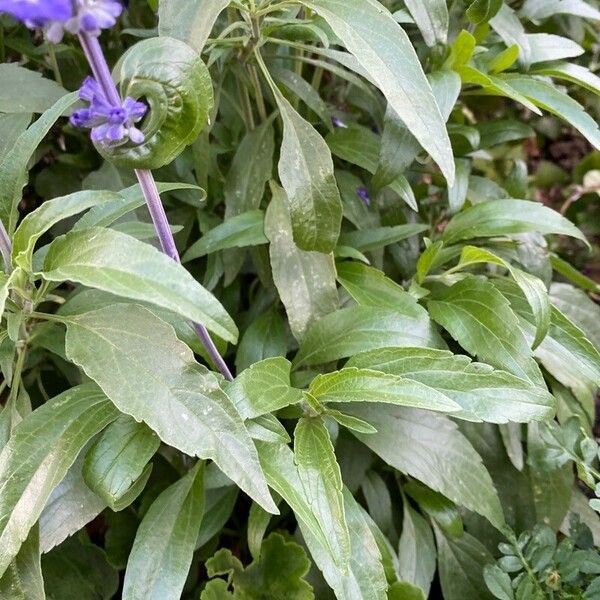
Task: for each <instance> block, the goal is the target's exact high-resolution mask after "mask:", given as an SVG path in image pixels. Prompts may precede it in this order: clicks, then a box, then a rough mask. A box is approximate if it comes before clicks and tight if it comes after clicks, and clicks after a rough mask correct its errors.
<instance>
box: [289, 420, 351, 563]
mask: <svg viewBox="0 0 600 600" xmlns="http://www.w3.org/2000/svg"><path fill="white" fill-rule="evenodd" d="M294 456H295V460H296V465H297V467H298V477H299V478H300V481H301V483H302V488H303V490H304V494H305V497H306V499H307V501H308V503H309V505H310V507H311V510H312V511H313V513H314V515H315V517H316V518H317V520H318V521H319V524H320V525H321V528H322V529H323V533H324V534H325V537H326V539H327V540H328V544H329V553H330V554H331V556H333V558H334V561H335V564H336V565H337V566H338V567H339V568H340V569H341V570H342V571H346V570H347V568H348V562H349V560H350V552H351V550H350V532H349V531H348V524H347V523H346V515H345V512H344V500H343V497H342V488H343V484H342V474H341V472H340V467H339V465H338V463H337V460H336V458H335V452H334V450H333V444H332V442H331V438H330V437H329V432H328V431H327V427H325V423H324V422H323V420H322V419H321V418H310V419H307V418H302V419H300V420H299V421H298V424H297V425H296V429H295V431H294Z"/></svg>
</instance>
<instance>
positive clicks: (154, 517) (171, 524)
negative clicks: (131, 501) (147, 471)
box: [123, 463, 204, 600]
mask: <svg viewBox="0 0 600 600" xmlns="http://www.w3.org/2000/svg"><path fill="white" fill-rule="evenodd" d="M203 512H204V465H203V464H202V463H198V464H197V465H196V466H195V467H194V468H193V469H192V470H191V471H190V472H189V473H188V474H187V475H186V476H185V477H183V478H182V479H180V480H179V481H177V482H176V483H174V484H173V485H171V486H170V487H168V488H167V489H166V490H165V491H164V492H162V494H161V495H160V496H159V497H158V498H157V499H156V500H155V501H154V502H153V503H152V506H150V508H149V509H148V512H147V513H146V515H145V516H144V519H143V520H142V522H141V524H140V526H139V528H138V530H137V534H136V537H135V541H134V543H133V548H132V549H131V554H130V555H129V560H128V561H127V569H126V571H125V581H124V584H123V600H162V599H165V598H179V597H180V596H181V593H182V591H183V586H184V585H185V581H186V579H187V576H188V571H189V568H190V565H191V564H192V558H193V554H194V547H195V544H196V538H197V537H198V532H199V530H200V525H201V523H202V516H203Z"/></svg>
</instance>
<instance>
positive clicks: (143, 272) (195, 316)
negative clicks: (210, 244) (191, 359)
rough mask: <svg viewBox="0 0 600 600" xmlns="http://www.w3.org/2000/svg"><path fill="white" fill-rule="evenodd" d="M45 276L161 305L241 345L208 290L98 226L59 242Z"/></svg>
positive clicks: (153, 253) (153, 252)
mask: <svg viewBox="0 0 600 600" xmlns="http://www.w3.org/2000/svg"><path fill="white" fill-rule="evenodd" d="M42 275H43V277H44V279H46V280H47V281H65V280H71V281H76V282H77V283H82V284H83V285H87V286H89V287H94V288H97V289H100V290H103V291H105V292H110V293H112V294H116V295H118V296H124V297H126V298H131V299H133V300H141V301H143V302H149V303H150V304H155V305H157V306H161V307H162V308H166V309H167V310H170V311H173V312H175V313H177V314H179V315H181V316H183V317H186V318H188V319H190V320H191V321H194V322H195V323H202V324H204V325H205V326H206V327H207V329H209V330H210V331H212V332H214V333H216V334H217V335H218V336H220V337H222V338H223V339H225V340H227V341H229V342H233V343H235V342H236V341H237V327H236V326H235V323H234V322H233V320H232V319H231V317H230V316H229V315H228V314H227V311H226V310H225V309H224V308H223V306H222V305H221V303H220V302H219V301H218V300H217V299H216V298H215V297H214V296H213V295H212V294H211V293H210V292H208V291H207V290H205V289H204V288H203V287H202V286H201V285H200V284H199V283H198V282H197V281H196V280H195V279H194V278H193V277H192V276H191V275H190V274H189V273H188V272H187V271H186V270H185V269H184V268H183V267H182V266H181V265H179V264H178V263H176V262H175V261H173V260H171V259H170V258H169V257H168V256H166V255H165V254H163V253H162V252H160V251H159V250H157V249H156V248H154V247H153V246H150V245H149V244H145V243H144V242H140V241H138V240H135V239H134V238H132V237H130V236H128V235H126V234H124V233H120V232H118V231H114V230H112V229H103V228H100V227H94V228H92V229H86V230H83V231H74V232H71V233H68V234H67V235H64V236H61V237H59V238H57V239H56V240H54V242H53V243H52V244H51V245H50V250H49V251H48V254H47V255H46V259H45V261H44V272H43V273H42Z"/></svg>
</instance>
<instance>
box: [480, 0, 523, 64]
mask: <svg viewBox="0 0 600 600" xmlns="http://www.w3.org/2000/svg"><path fill="white" fill-rule="evenodd" d="M490 25H491V26H492V28H493V29H494V31H495V32H496V33H497V34H498V35H499V36H500V38H501V39H502V41H503V42H504V43H505V44H506V47H507V48H510V47H511V46H514V45H515V44H517V46H519V48H520V50H521V52H520V57H519V59H520V61H521V62H522V63H523V65H524V66H525V67H528V66H529V63H530V60H529V59H530V55H531V48H530V46H529V40H528V38H527V34H526V33H525V27H524V26H523V24H522V23H521V21H520V19H519V16H518V15H517V13H516V12H515V11H514V10H513V9H512V8H510V7H509V6H508V4H506V3H505V2H503V3H502V5H501V6H500V10H499V11H498V12H497V13H496V14H495V16H494V17H493V18H492V19H490Z"/></svg>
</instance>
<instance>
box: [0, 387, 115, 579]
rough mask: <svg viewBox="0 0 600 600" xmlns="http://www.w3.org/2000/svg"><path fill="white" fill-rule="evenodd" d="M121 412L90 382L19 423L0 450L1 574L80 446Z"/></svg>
mask: <svg viewBox="0 0 600 600" xmlns="http://www.w3.org/2000/svg"><path fill="white" fill-rule="evenodd" d="M117 415H118V412H117V410H116V408H115V407H114V406H113V405H112V403H111V402H110V401H109V400H108V398H107V397H106V396H105V395H104V394H103V393H102V392H101V391H100V390H99V389H98V388H97V387H96V386H95V385H91V384H87V385H82V386H79V387H75V388H73V389H71V390H69V391H67V392H64V393H63V394H61V395H60V396H57V397H56V398H53V399H52V400H51V401H50V402H48V403H46V404H43V405H42V406H41V407H40V408H38V409H37V410H35V411H34V412H33V413H31V414H30V415H29V416H28V417H27V418H26V419H24V420H23V421H21V423H19V424H18V425H17V426H16V427H15V429H14V430H13V433H12V436H11V438H10V440H9V441H8V443H7V444H6V446H4V449H3V450H2V453H0V576H1V574H3V573H4V571H5V570H6V568H7V567H8V565H9V564H10V562H11V561H12V560H13V558H14V557H15V556H16V555H17V553H18V552H19V549H20V548H21V544H22V543H23V542H24V541H25V540H26V539H27V536H28V535H29V531H30V530H31V528H32V527H33V525H34V524H35V522H36V521H37V520H38V518H39V516H40V514H41V513H42V510H43V508H44V505H45V504H46V502H47V500H48V498H49V497H50V494H51V493H52V491H53V490H54V488H55V487H56V486H57V485H58V484H59V483H60V481H61V480H62V479H63V477H64V476H65V475H66V474H67V471H68V470H69V467H70V466H71V465H72V464H73V463H74V462H75V459H76V458H77V455H78V454H79V452H80V451H81V449H82V448H83V447H84V446H85V445H86V444H87V442H88V441H89V440H90V439H91V438H92V437H93V436H94V435H96V434H97V433H98V432H99V431H102V429H104V428H105V427H106V426H107V425H108V424H109V423H110V422H111V421H114V420H115V419H116V418H117Z"/></svg>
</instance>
